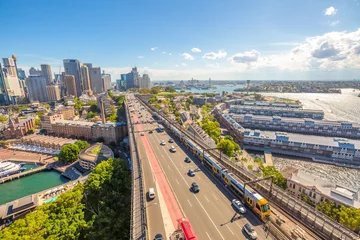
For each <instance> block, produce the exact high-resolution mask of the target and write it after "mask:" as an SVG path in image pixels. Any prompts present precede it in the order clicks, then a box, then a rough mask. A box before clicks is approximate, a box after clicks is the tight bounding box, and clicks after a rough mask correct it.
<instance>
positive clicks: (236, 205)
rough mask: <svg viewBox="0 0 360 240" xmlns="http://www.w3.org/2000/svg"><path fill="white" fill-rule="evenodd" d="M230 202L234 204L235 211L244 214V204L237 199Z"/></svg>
mask: <svg viewBox="0 0 360 240" xmlns="http://www.w3.org/2000/svg"><path fill="white" fill-rule="evenodd" d="M231 204H232V205H233V206H234V208H235V209H236V211H237V212H239V213H241V214H244V213H246V208H245V206H244V205H242V204H241V202H240V201H239V200H237V199H233V200H232V201H231Z"/></svg>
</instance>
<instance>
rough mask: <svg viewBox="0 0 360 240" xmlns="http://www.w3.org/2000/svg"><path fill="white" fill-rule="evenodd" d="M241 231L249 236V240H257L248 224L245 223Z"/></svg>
mask: <svg viewBox="0 0 360 240" xmlns="http://www.w3.org/2000/svg"><path fill="white" fill-rule="evenodd" d="M243 230H244V232H246V234H247V235H249V237H250V238H251V239H257V234H256V232H255V230H254V228H253V227H252V226H251V224H250V223H246V224H245V225H244V227H243Z"/></svg>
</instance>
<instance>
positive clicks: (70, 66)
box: [63, 59, 83, 97]
mask: <svg viewBox="0 0 360 240" xmlns="http://www.w3.org/2000/svg"><path fill="white" fill-rule="evenodd" d="M63 62H64V69H65V74H66V75H72V76H74V78H75V85H76V88H75V90H76V94H75V96H76V97H80V96H81V94H82V89H83V86H82V84H83V83H82V82H83V78H82V72H81V66H80V65H81V63H80V61H79V60H76V59H64V60H63Z"/></svg>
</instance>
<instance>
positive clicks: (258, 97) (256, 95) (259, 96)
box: [254, 93, 263, 101]
mask: <svg viewBox="0 0 360 240" xmlns="http://www.w3.org/2000/svg"><path fill="white" fill-rule="evenodd" d="M254 98H255V100H256V101H261V100H262V98H263V97H262V96H261V94H257V93H255V94H254Z"/></svg>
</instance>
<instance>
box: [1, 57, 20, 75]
mask: <svg viewBox="0 0 360 240" xmlns="http://www.w3.org/2000/svg"><path fill="white" fill-rule="evenodd" d="M3 63H4V66H3V68H4V70H6V72H7V75H8V76H11V77H13V76H16V77H17V71H16V65H15V61H14V59H13V58H3Z"/></svg>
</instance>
